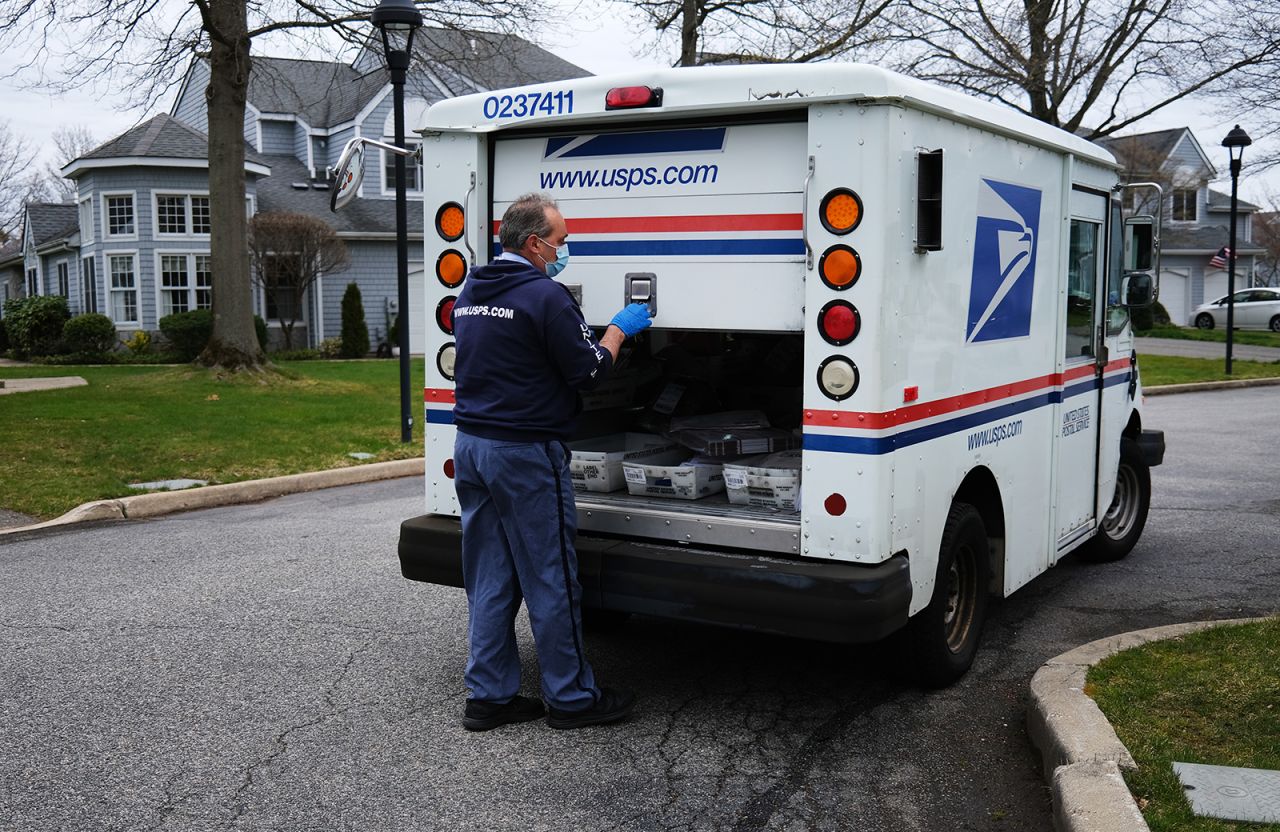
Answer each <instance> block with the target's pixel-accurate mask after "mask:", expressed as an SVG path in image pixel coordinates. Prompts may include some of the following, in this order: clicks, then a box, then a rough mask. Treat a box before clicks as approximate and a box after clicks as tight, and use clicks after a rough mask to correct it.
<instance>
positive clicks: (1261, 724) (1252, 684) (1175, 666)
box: [1085, 617, 1280, 832]
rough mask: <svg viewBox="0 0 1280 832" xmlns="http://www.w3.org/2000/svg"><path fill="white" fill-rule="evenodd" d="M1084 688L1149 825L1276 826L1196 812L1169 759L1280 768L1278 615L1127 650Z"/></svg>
mask: <svg viewBox="0 0 1280 832" xmlns="http://www.w3.org/2000/svg"><path fill="white" fill-rule="evenodd" d="M1085 692H1086V693H1087V694H1089V695H1090V696H1092V697H1093V698H1094V700H1095V701H1096V702H1097V703H1098V707H1100V708H1101V709H1102V712H1103V713H1104V714H1106V716H1107V719H1108V720H1110V721H1111V724H1112V726H1114V727H1115V730H1116V734H1117V735H1118V736H1119V737H1120V741H1121V742H1123V743H1124V744H1125V746H1127V747H1128V749H1129V753H1131V754H1132V755H1133V758H1134V760H1136V761H1137V763H1138V769H1137V770H1136V771H1130V772H1125V781H1126V782H1127V783H1128V785H1129V789H1130V791H1131V792H1132V793H1133V796H1134V798H1135V799H1136V800H1137V801H1138V805H1139V806H1141V807H1142V810H1143V815H1144V816H1145V817H1146V820H1147V823H1148V824H1149V825H1150V826H1151V829H1152V830H1153V832H1174V831H1175V830H1176V832H1280V824H1255V823H1242V822H1233V821H1223V820H1216V819H1212V818H1200V817H1196V816H1195V815H1193V814H1192V812H1191V807H1190V804H1188V803H1187V800H1186V798H1185V797H1184V795H1183V791H1182V786H1181V784H1180V783H1179V782H1178V778H1177V775H1175V774H1174V773H1173V763H1174V762H1183V763H1202V764H1205V765H1217V766H1240V767H1244V768H1260V769H1280V617H1278V618H1271V619H1267V620H1266V621H1261V622H1254V623H1250V624H1243V625H1235V626H1225V627H1214V628H1211V629H1208V630H1202V631H1200V632H1196V633H1192V634H1190V635H1187V636H1183V637H1181V638H1176V639H1168V640H1165V641H1156V642H1151V643H1150V644H1146V645H1143V646H1142V647H1136V648H1134V649H1132V650H1125V651H1123V652H1120V653H1117V654H1115V655H1114V656H1110V657H1108V658H1107V659H1104V660H1103V661H1101V662H1099V663H1098V664H1097V665H1095V666H1094V667H1093V668H1091V669H1090V671H1089V675H1088V683H1087V684H1086V686H1085Z"/></svg>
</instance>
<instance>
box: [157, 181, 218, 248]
mask: <svg viewBox="0 0 1280 832" xmlns="http://www.w3.org/2000/svg"><path fill="white" fill-rule="evenodd" d="M163 196H172V197H181V198H182V203H183V210H184V211H185V212H186V230H185V231H181V232H179V231H161V230H160V197H163ZM197 196H200V197H204V198H205V199H208V198H209V192H208V191H166V190H163V189H161V190H153V191H152V192H151V232H152V234H153V235H154V236H155V239H157V240H207V239H209V234H208V232H200V233H197V232H196V230H195V229H196V214H195V204H194V201H193V200H192V197H197ZM212 222H213V217H212V213H210V225H212ZM210 230H212V229H210Z"/></svg>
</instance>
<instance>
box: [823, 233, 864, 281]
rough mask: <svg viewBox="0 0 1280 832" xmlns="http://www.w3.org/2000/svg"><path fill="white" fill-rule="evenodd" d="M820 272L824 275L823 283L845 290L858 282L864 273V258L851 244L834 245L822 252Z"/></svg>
mask: <svg viewBox="0 0 1280 832" xmlns="http://www.w3.org/2000/svg"><path fill="white" fill-rule="evenodd" d="M818 274H820V275H822V282H823V283H825V284H827V285H828V286H830V287H831V288H832V289H835V290H837V291H843V290H845V289H848V288H849V287H850V286H852V285H853V284H855V283H857V282H858V278H859V277H860V276H861V275H862V258H861V257H859V256H858V252H856V251H854V250H853V249H852V248H850V247H849V246H846V245H843V244H841V245H834V246H832V247H831V248H829V249H827V250H826V251H824V252H823V253H822V259H821V260H819V261H818Z"/></svg>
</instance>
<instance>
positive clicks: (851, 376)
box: [818, 355, 858, 401]
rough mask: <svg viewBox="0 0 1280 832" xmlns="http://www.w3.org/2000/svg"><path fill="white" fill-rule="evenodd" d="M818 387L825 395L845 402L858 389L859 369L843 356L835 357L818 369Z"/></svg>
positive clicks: (824, 362)
mask: <svg viewBox="0 0 1280 832" xmlns="http://www.w3.org/2000/svg"><path fill="white" fill-rule="evenodd" d="M818 387H819V388H821V389H822V392H823V395H825V396H827V397H828V398H831V399H835V400H836V401H843V400H844V399H847V398H849V397H850V396H852V395H853V393H854V391H855V390H857V389H858V368H857V367H856V366H855V365H854V363H853V362H852V361H850V360H849V359H847V358H845V357H844V356H842V355H833V356H831V357H830V358H828V359H827V360H826V361H823V362H822V364H821V365H820V366H819V367H818Z"/></svg>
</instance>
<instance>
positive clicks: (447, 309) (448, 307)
mask: <svg viewBox="0 0 1280 832" xmlns="http://www.w3.org/2000/svg"><path fill="white" fill-rule="evenodd" d="M457 301H458V299H457V298H456V297H454V296H453V295H446V296H445V297H444V298H443V299H442V300H441V301H440V303H438V304H436V323H438V324H439V325H440V328H441V329H442V330H444V333H445V334H446V335H452V334H453V305H454V304H455V303H457Z"/></svg>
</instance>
